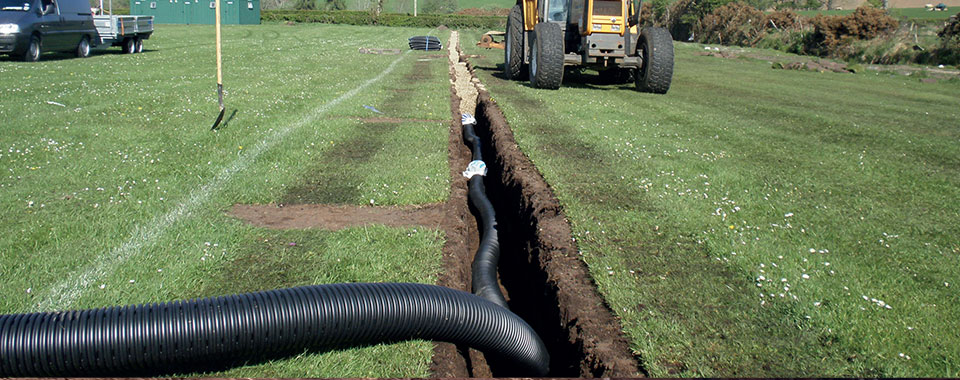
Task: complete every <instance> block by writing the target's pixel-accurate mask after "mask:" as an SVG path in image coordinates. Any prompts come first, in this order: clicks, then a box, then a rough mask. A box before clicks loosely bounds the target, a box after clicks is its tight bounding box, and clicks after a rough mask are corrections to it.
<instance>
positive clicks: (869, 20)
mask: <svg viewBox="0 0 960 380" xmlns="http://www.w3.org/2000/svg"><path fill="white" fill-rule="evenodd" d="M810 22H811V23H812V24H813V34H812V35H811V36H810V39H809V40H808V41H807V44H806V45H807V47H808V49H809V50H810V51H812V52H814V53H819V54H818V55H826V54H830V53H831V52H836V51H837V50H838V48H840V47H841V45H850V42H852V41H854V40H870V39H874V38H877V37H882V36H887V35H890V34H891V33H892V32H893V31H895V30H896V29H897V27H898V26H900V23H899V22H897V20H895V19H893V17H890V15H888V14H887V12H885V11H883V10H880V9H876V8H872V7H860V8H857V9H856V10H855V11H854V12H853V13H851V14H849V15H846V16H825V15H817V16H815V17H814V18H813V19H811V20H810Z"/></svg>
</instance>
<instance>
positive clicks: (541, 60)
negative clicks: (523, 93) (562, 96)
mask: <svg viewBox="0 0 960 380" xmlns="http://www.w3.org/2000/svg"><path fill="white" fill-rule="evenodd" d="M562 82H563V31H562V30H560V25H558V24H555V23H552V22H541V23H538V24H537V26H535V27H533V51H531V52H530V84H531V85H533V87H536V88H546V89H551V90H556V89H558V88H560V83H562Z"/></svg>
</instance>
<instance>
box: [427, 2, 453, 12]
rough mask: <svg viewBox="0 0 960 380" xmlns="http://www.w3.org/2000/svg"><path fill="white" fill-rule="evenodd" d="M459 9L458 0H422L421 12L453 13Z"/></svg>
mask: <svg viewBox="0 0 960 380" xmlns="http://www.w3.org/2000/svg"><path fill="white" fill-rule="evenodd" d="M456 11H457V0H422V1H421V3H420V12H423V13H453V12H456Z"/></svg>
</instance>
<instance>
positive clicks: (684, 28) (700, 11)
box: [653, 0, 734, 41]
mask: <svg viewBox="0 0 960 380" xmlns="http://www.w3.org/2000/svg"><path fill="white" fill-rule="evenodd" d="M733 1H734V0H679V1H676V2H674V3H673V4H670V3H669V0H653V16H654V20H655V21H654V24H655V25H657V26H662V27H665V28H667V29H668V30H670V34H671V35H673V38H674V39H676V40H679V41H686V40H688V39H691V38H693V37H695V36H694V32H695V31H697V30H699V29H700V28H701V26H700V24H701V20H703V18H704V17H706V16H707V15H708V14H710V13H713V11H714V10H715V9H717V8H719V7H722V6H724V5H726V4H729V3H731V2H733Z"/></svg>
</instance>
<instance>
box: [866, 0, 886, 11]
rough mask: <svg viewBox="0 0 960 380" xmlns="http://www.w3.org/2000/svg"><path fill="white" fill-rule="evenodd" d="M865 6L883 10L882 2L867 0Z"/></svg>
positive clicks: (879, 0)
mask: <svg viewBox="0 0 960 380" xmlns="http://www.w3.org/2000/svg"><path fill="white" fill-rule="evenodd" d="M867 4H868V5H870V6H871V7H874V8H878V9H879V8H883V0H867Z"/></svg>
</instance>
